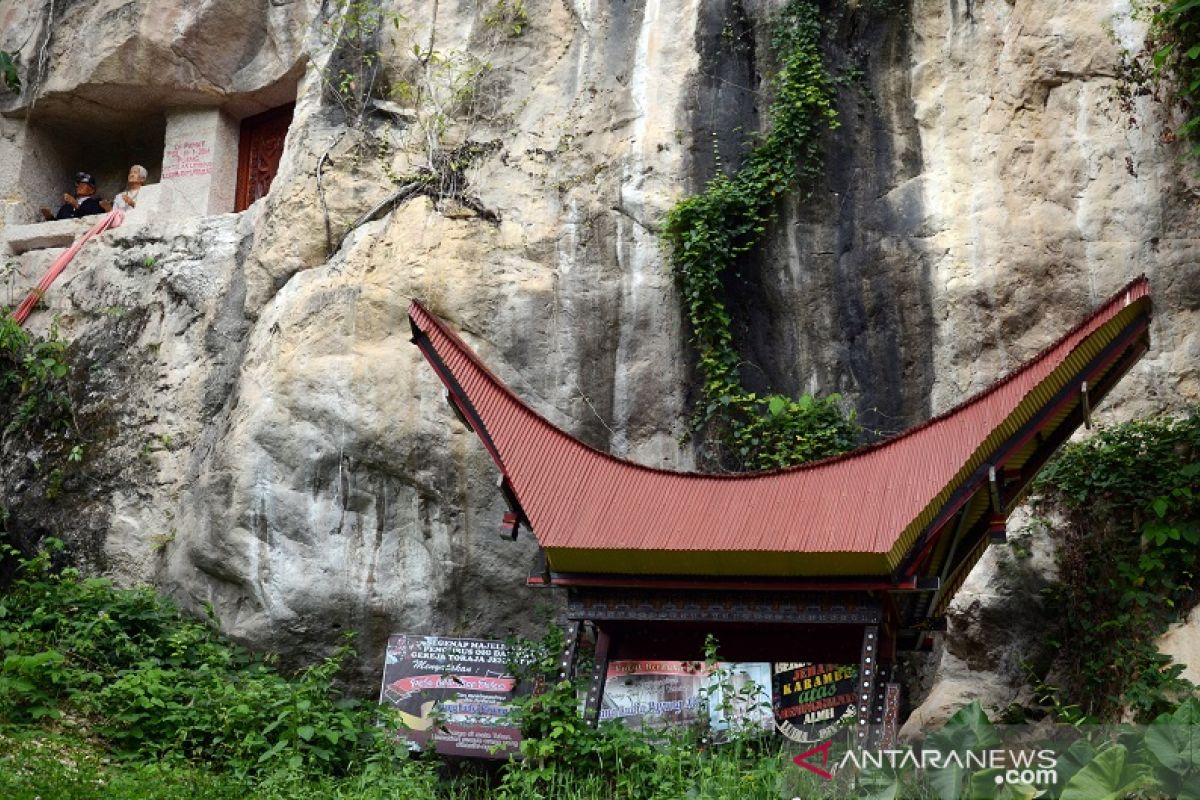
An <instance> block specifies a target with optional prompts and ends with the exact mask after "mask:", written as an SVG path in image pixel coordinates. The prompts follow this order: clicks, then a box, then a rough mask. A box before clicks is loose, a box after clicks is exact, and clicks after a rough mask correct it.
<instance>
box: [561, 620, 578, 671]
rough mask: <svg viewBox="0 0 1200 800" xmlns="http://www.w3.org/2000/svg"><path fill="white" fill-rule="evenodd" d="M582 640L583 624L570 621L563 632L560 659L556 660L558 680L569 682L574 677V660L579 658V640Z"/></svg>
mask: <svg viewBox="0 0 1200 800" xmlns="http://www.w3.org/2000/svg"><path fill="white" fill-rule="evenodd" d="M581 638H583V624H582V623H580V622H579V621H578V620H571V621H570V622H568V623H567V628H566V630H565V631H564V632H563V639H564V642H563V651H562V657H561V658H559V659H558V679H559V680H560V681H564V680H565V681H569V680H571V679H572V678H574V677H575V660H576V659H577V658H578V657H579V640H580V639H581Z"/></svg>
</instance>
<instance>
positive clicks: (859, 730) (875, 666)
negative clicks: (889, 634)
mask: <svg viewBox="0 0 1200 800" xmlns="http://www.w3.org/2000/svg"><path fill="white" fill-rule="evenodd" d="M878 679H879V626H878V625H866V626H864V627H863V642H862V655H861V656H860V657H859V660H858V693H857V694H856V695H855V697H854V705H855V707H856V710H857V712H858V716H857V719H858V723H857V724H856V725H855V731H856V736H855V739H856V743H857V744H858V745H859V746H860V747H866V746H867V745H868V738H869V736H870V733H871V719H872V717H873V713H872V712H873V711H874V705H875V687H876V685H877V683H878Z"/></svg>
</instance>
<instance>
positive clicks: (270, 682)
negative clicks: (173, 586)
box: [0, 541, 396, 776]
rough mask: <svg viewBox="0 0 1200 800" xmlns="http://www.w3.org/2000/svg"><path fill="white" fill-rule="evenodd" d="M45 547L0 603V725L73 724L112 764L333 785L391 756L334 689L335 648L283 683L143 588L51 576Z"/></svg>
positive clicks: (386, 743) (378, 723) (53, 545)
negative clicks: (112, 753) (130, 759)
mask: <svg viewBox="0 0 1200 800" xmlns="http://www.w3.org/2000/svg"><path fill="white" fill-rule="evenodd" d="M49 545H50V547H49V549H48V550H47V551H44V552H43V553H41V554H40V555H39V556H38V557H36V558H34V559H31V560H27V561H23V562H22V565H21V571H20V574H19V576H18V578H17V580H16V581H15V583H14V584H13V586H12V587H10V589H9V590H8V592H7V593H6V594H5V595H4V596H3V597H2V598H0V643H3V646H4V652H5V658H4V661H3V662H0V723H9V724H12V723H29V722H35V721H37V720H40V719H44V718H47V717H59V716H62V715H63V714H68V715H72V716H75V715H84V716H87V717H89V718H92V719H94V720H96V722H95V723H94V727H93V730H94V732H95V733H97V734H99V735H100V736H102V737H104V738H105V740H107V741H108V742H109V744H110V745H111V746H113V747H114V748H115V749H117V750H118V751H119V752H122V753H126V754H129V755H131V756H137V757H141V758H154V759H162V760H166V761H171V760H188V761H197V760H199V761H206V762H208V763H211V764H214V765H217V766H220V767H223V768H225V769H228V770H230V771H233V772H235V773H237V774H241V775H254V774H259V773H265V772H273V771H278V770H281V769H282V770H302V771H304V772H306V773H307V774H310V775H332V776H338V775H346V774H350V773H356V772H361V771H362V770H363V769H364V768H365V767H366V766H367V765H369V764H371V763H374V762H378V761H381V760H382V761H384V762H390V760H391V759H392V758H393V757H394V755H395V752H396V745H395V742H394V737H393V735H392V732H391V731H392V726H391V725H390V724H384V723H387V720H386V719H382V718H381V714H380V711H379V709H378V708H377V707H375V706H374V705H373V704H364V703H362V702H360V701H357V700H350V699H347V698H343V697H341V696H340V694H339V692H338V691H336V690H335V689H334V686H333V680H334V677H335V676H336V674H337V672H338V670H339V668H340V666H341V663H342V661H343V660H344V659H345V658H346V657H347V656H348V655H349V653H350V650H349V648H348V647H344V648H342V649H340V650H339V651H338V652H337V653H336V654H335V655H333V656H331V657H330V658H327V659H325V660H324V661H322V662H321V663H319V664H317V665H315V666H312V667H310V668H309V669H307V670H305V671H303V672H302V673H300V674H299V675H298V676H296V677H295V678H291V679H288V678H285V677H284V676H282V675H280V674H279V673H278V672H277V671H276V670H275V669H274V668H272V666H271V665H270V663H268V662H265V661H263V660H262V659H258V658H255V657H253V656H251V655H250V654H249V653H247V652H246V651H244V650H241V649H240V648H237V647H234V646H231V645H229V644H226V643H224V642H222V641H221V640H219V639H218V637H217V636H215V635H214V634H213V632H212V631H211V630H209V628H207V627H206V626H205V625H203V624H202V623H200V622H197V621H194V620H189V619H186V618H184V617H182V616H181V615H180V614H179V612H178V611H176V610H175V609H174V608H173V607H172V606H171V605H170V604H168V603H166V602H165V601H163V600H161V599H159V598H157V597H156V596H155V595H154V594H153V593H152V592H151V591H149V590H148V589H116V588H114V587H113V586H112V585H111V584H110V583H109V582H108V581H107V580H104V579H100V578H89V579H84V578H81V577H80V576H79V575H78V574H77V573H75V572H73V571H71V570H67V571H64V572H62V573H60V574H55V573H53V572H52V571H51V569H50V566H49V564H50V555H51V552H52V551H53V550H55V549H57V548H61V543H58V542H54V541H51V542H50V543H49ZM7 549H8V555H13V556H15V555H16V553H15V551H13V550H12V549H11V548H7Z"/></svg>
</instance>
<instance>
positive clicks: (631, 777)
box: [495, 629, 803, 800]
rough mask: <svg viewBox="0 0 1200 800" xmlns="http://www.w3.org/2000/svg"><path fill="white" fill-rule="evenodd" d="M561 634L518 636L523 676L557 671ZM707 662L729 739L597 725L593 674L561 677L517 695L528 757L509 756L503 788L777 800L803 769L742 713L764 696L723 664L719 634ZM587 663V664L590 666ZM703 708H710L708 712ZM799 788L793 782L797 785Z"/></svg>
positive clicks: (505, 799)
mask: <svg viewBox="0 0 1200 800" xmlns="http://www.w3.org/2000/svg"><path fill="white" fill-rule="evenodd" d="M562 644H563V642H562V635H561V633H560V632H559V631H558V630H557V629H551V631H550V633H549V634H548V635H547V637H546V638H545V639H544V640H543V641H542V642H540V643H523V644H519V645H518V646H517V647H516V648H515V650H514V652H515V654H516V656H515V659H514V664H513V670H514V674H516V675H518V677H520V678H521V679H522V680H534V679H536V678H537V676H547V675H555V674H556V672H557V669H558V660H559V657H560V655H561V652H562ZM705 657H706V668H707V669H709V671H710V672H711V673H712V674H714V675H715V676H716V677H717V679H718V681H717V685H718V687H719V688H718V689H717V691H715V692H710V693H707V695H706V697H705V698H704V699H705V702H706V703H708V704H710V705H711V706H712V707H713V708H715V709H717V710H718V712H720V713H719V717H720V718H721V719H722V720H723V723H722V724H724V725H725V726H726V727H727V728H728V731H729V734H730V741H729V743H728V744H725V745H723V746H721V747H720V748H713V747H712V746H711V739H710V738H709V733H710V732H709V731H707V730H706V729H705V728H703V727H701V728H700V729H697V730H690V731H635V730H631V729H629V728H627V727H625V726H624V725H623V724H622V723H621V722H619V721H616V720H610V721H605V722H601V723H600V724H599V725H598V726H593V725H591V724H589V723H587V722H586V721H585V720H584V719H583V717H582V715H581V712H580V697H581V696H582V692H583V687H584V685H585V683H586V680H587V675H586V674H585V675H583V676H582V677H581V678H580V680H579V681H578V682H573V681H558V682H551V683H550V684H549V685H545V686H544V691H541V692H540V693H537V694H536V695H534V696H530V697H526V698H523V699H519V700H518V704H519V706H520V714H521V721H522V726H521V727H522V737H523V741H522V743H521V752H522V754H523V756H524V758H523V760H521V761H519V762H514V763H511V764H509V765H508V768H507V769H506V770H505V771H504V773H503V774H502V776H501V782H500V787H499V790H498V792H497V793H496V794H495V796H496V797H499V798H502V800H516V799H517V798H531V797H542V798H549V797H554V798H564V800H566V798H592V797H594V798H610V797H621V798H646V800H668V799H670V800H673V799H674V798H679V797H703V798H730V799H731V800H733V798H738V800H741V799H742V798H747V800H752V799H753V798H762V799H763V800H768V799H769V800H775V799H776V798H778V797H781V796H791V795H790V794H785V789H790V787H789V785H788V783H787V781H788V778H789V776H790V777H791V778H792V779H793V780H794V779H797V778H802V777H803V776H799V775H796V773H797V770H795V769H794V768H793V767H792V765H790V764H789V763H788V760H787V757H786V756H785V754H784V753H783V751H782V750H781V749H780V748H779V743H778V742H774V743H770V742H764V741H760V740H758V739H757V738H756V737H755V736H754V735H753V734H754V731H752V730H751V729H749V728H748V727H746V726H745V725H744V724H743V723H742V719H743V714H744V712H745V710H746V709H747V708H748V707H749V706H751V705H753V704H756V703H759V702H761V694H759V693H758V692H755V691H754V690H753V689H752V688H743V689H738V688H736V687H734V685H733V684H732V682H730V681H728V680H725V678H728V677H729V676H728V675H723V674H722V672H721V670H720V669H718V668H717V659H718V656H717V651H716V643H715V641H713V640H712V639H711V638H710V640H709V642H708V644H707V646H706V648H705ZM585 673H586V670H585ZM701 716H702V717H704V716H706V715H703V714H702V715H701ZM793 793H795V792H793Z"/></svg>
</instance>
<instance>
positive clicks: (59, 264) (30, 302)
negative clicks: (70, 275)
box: [12, 208, 125, 325]
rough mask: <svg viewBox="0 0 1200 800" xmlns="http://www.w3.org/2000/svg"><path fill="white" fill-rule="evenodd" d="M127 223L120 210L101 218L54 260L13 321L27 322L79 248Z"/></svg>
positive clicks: (23, 302)
mask: <svg viewBox="0 0 1200 800" xmlns="http://www.w3.org/2000/svg"><path fill="white" fill-rule="evenodd" d="M124 221H125V213H124V212H123V211H121V210H120V209H116V208H114V209H113V210H112V211H110V212H108V213H107V214H105V215H104V216H103V217H101V218H100V221H99V222H97V223H96V224H95V225H93V226H92V227H91V229H90V230H89V231H88V232H87V233H85V234H84V235H83V236H80V237H79V238H78V239H76V240H75V243H74V244H72V245H71V246H70V247H68V248H67V249H66V250H64V251H63V253H62V255H60V256H59V257H58V258H56V259H54V263H53V264H51V265H50V269H48V270H47V271H46V274H45V275H43V276H42V279H41V280H40V281H38V285H37V288H36V289H34V290H32V291H31V292H30V293H29V296H28V297H26V298H25V299H24V300H23V301H21V305H19V306H17V310H16V311H14V312H13V315H12V317H13V319H14V320H16V323H17V324H18V325H24V324H25V320H26V319H27V318H28V317H29V314H30V312H32V311H33V307H34V306H36V305H37V302H38V300H40V299H41V298H42V296H43V295H45V294H46V290H48V289H49V288H50V284H52V283H54V281H55V280H56V279H57V278H58V276H59V275H61V274H62V271H63V270H64V269H66V268H67V265H68V264H70V263H71V261H72V260H73V259H74V258H75V254H76V253H78V252H79V248H81V247H83V246H84V245H85V244H87V242H88V240H89V239H91V238H92V237H93V236H96V235H98V234H101V233H104V231H106V230H108V229H109V228H117V227H120V225H121V223H122V222H124Z"/></svg>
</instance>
